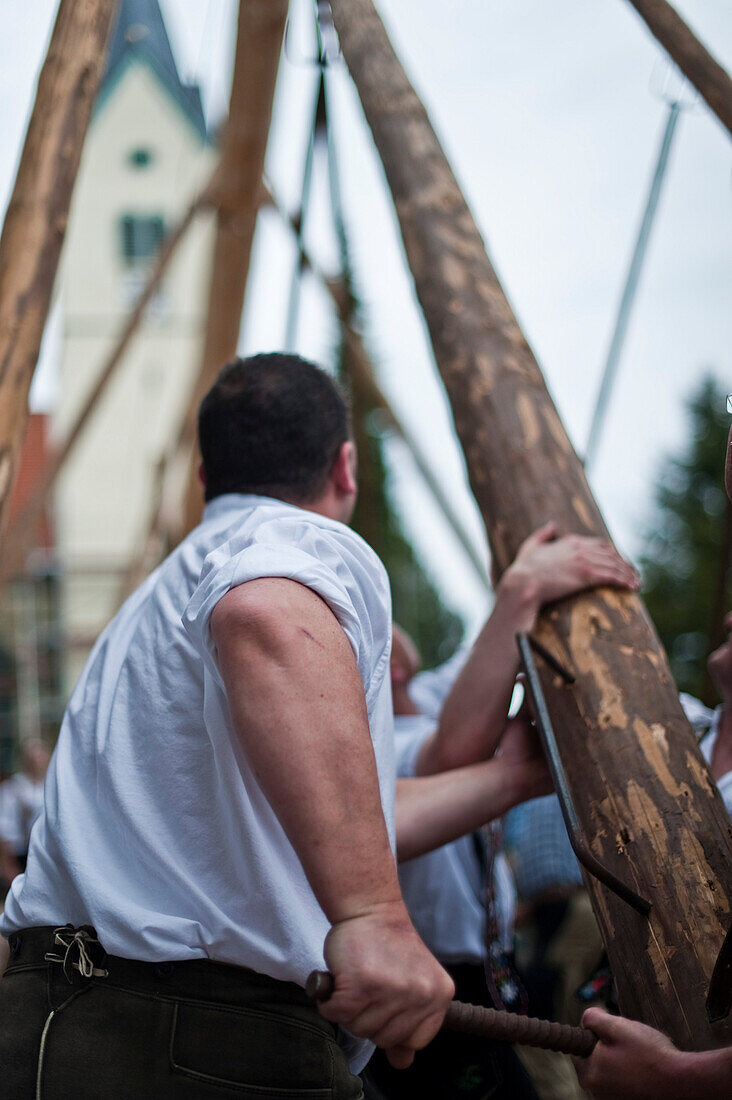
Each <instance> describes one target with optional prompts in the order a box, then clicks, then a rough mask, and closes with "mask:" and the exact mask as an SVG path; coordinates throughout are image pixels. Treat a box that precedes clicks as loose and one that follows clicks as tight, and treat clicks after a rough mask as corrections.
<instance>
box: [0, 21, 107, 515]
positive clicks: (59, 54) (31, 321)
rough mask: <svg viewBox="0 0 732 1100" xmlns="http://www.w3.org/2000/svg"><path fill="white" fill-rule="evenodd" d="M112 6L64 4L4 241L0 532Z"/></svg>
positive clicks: (0, 248)
mask: <svg viewBox="0 0 732 1100" xmlns="http://www.w3.org/2000/svg"><path fill="white" fill-rule="evenodd" d="M115 6H116V3H115V0H61V4H60V7H59V10H58V15H57V16H56V23H55V25H54V28H53V33H52V35H51V42H50V45H49V47H48V53H47V54H46V60H45V61H44V64H43V68H42V70H41V75H40V77H39V80H38V89H37V91H36V99H35V103H34V105H33V112H32V114H31V118H30V122H29V124H28V131H27V133H26V138H25V144H24V146H23V152H22V154H21V157H20V164H19V165H18V173H17V176H16V179H15V187H14V188H13V193H12V196H11V198H10V205H9V206H8V211H7V214H6V217H5V224H4V225H3V231H2V237H0V533H2V531H3V530H4V520H5V517H6V513H7V504H8V502H9V499H10V491H11V489H12V485H13V481H14V474H15V467H16V464H17V460H18V455H19V453H20V447H21V444H22V441H23V434H24V431H25V424H26V419H27V416H28V392H29V390H30V384H31V380H32V378H33V371H34V370H35V367H36V362H37V361H38V353H39V351H40V347H41V338H42V336H43V329H44V326H45V323H46V317H47V315H48V308H49V305H50V301H51V294H52V292H53V284H54V279H55V277H56V269H57V267H58V261H59V256H60V254H61V246H62V244H63V240H64V235H65V233H66V222H67V219H68V213H69V205H70V203H71V193H72V191H73V187H74V180H75V179H76V173H77V170H78V167H79V160H80V158H81V150H82V147H83V144H84V137H85V135H86V130H87V127H88V125H89V119H90V117H91V112H92V107H93V106H94V99H95V97H96V94H97V88H98V86H99V80H100V77H101V74H102V69H103V66H104V61H105V56H106V53H105V46H106V42H107V38H108V35H109V31H110V27H111V24H112V16H113V15H114V10H115Z"/></svg>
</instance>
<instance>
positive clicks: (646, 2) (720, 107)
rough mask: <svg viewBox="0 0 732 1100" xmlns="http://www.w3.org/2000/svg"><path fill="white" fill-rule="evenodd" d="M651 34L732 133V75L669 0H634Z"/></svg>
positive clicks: (634, 5)
mask: <svg viewBox="0 0 732 1100" xmlns="http://www.w3.org/2000/svg"><path fill="white" fill-rule="evenodd" d="M630 3H631V4H632V5H633V7H634V8H635V10H636V11H637V12H638V14H639V15H640V17H641V19H642V20H643V21H644V23H645V24H646V26H647V27H648V29H649V30H650V32H651V34H653V36H654V37H655V38H657V39H658V41H659V42H660V43H661V45H662V46H663V48H664V49H665V50H666V52H667V53H668V55H669V57H671V59H672V60H673V61H675V62H676V64H677V65H678V67H679V68H680V69H681V71H682V73H683V74H684V76H685V77H686V78H687V79H688V80H689V81H690V82H691V83H692V84H693V85H694V87H695V88H696V90H697V91H698V92H699V94H700V95H701V96H703V98H704V99H705V100H706V102H707V104H708V105H709V107H711V109H712V110H713V111H714V113H715V115H716V116H717V118H718V119H719V121H720V122H721V123H722V125H723V126H726V127H727V130H728V131H729V133H730V134H732V79H730V76H729V73H728V72H727V71H726V69H723V68H722V66H721V65H720V64H719V62H718V61H717V60H716V58H714V57H712V55H711V54H710V52H709V50H708V49H707V48H706V46H705V45H704V44H703V43H702V42H700V41H699V39H698V38H697V37H696V35H695V34H694V32H693V31H692V30H691V28H690V27H689V26H687V24H686V23H685V22H684V20H683V19H682V18H681V16H680V15H679V13H678V12H677V11H676V9H675V8H674V7H672V6H671V4H669V3H668V2H667V0H630Z"/></svg>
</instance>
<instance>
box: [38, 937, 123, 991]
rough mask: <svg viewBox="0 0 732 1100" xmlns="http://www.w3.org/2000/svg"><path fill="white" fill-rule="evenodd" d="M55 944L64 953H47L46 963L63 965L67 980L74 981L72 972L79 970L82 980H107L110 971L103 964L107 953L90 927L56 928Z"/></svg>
mask: <svg viewBox="0 0 732 1100" xmlns="http://www.w3.org/2000/svg"><path fill="white" fill-rule="evenodd" d="M53 937H54V939H53V942H54V944H55V945H56V946H58V947H61V948H63V949H64V950H63V952H61V951H59V952H58V953H54V952H53V951H48V952H46V955H45V959H46V962H53V963H61V966H62V967H63V971H64V974H65V975H66V980H67V981H68V982H71V981H72V980H73V973H72V971H74V970H78V971H79V973H80V974H81V976H82V978H106V977H107V973H108V971H106V970H104V969H103V967H102V963H103V962H104V960H105V958H106V957H107V953H106V951H105V950H104V948H103V947H102V945H101V943H100V942H99V940H98V939H97V935H96V932H95V931H94V929H93V928H91V927H90V926H89V925H83V926H82V927H81V928H74V926H73V925H72V924H66V925H64V927H63V928H54V930H53Z"/></svg>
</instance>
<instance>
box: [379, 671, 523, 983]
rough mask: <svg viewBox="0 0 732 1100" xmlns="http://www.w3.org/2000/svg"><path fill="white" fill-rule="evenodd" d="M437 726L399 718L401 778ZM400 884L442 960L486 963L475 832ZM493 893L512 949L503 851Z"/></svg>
mask: <svg viewBox="0 0 732 1100" xmlns="http://www.w3.org/2000/svg"><path fill="white" fill-rule="evenodd" d="M464 659H465V655H464V654H463V655H462V660H460V661H459V662H457V663H456V664H453V662H452V661H450V662H448V664H449V665H452V668H451V669H450V670H449V671H447V672H446V674H445V676H444V677H439V678H438V677H436V676H435V677H433V678H432V679H431V680H430V688H431V687H432V686H433V685H435V686H436V685H437V684H438V680H439V679H441V680H442V683H443V686H444V685H445V684H446V685H447V687H448V690H449V686H450V685H451V684H452V682H453V681H454V679H455V677H456V676H457V673H458V672H459V670H460V667H461V666H462V663H463V661H464ZM443 667H445V666H443ZM438 671H439V670H435V672H438ZM421 675H425V676H432V673H424V674H421ZM417 679H419V677H418V678H417ZM419 686H420V685H417V690H416V691H413V690H412V688H411V685H410V694H411V695H412V698H414V697H415V696H417V697H420V692H419ZM425 698H426V695H425ZM436 698H437V696H436V695H435V699H436ZM443 701H444V697H443ZM436 725H437V723H436V721H435V719H434V718H432V717H428V716H426V715H422V714H419V715H401V716H397V717H395V719H394V733H395V741H396V754H397V775H398V776H400V777H404V778H408V777H411V776H413V775H414V774H415V770H416V764H417V757H418V755H419V751H420V749H421V748H422V745H423V744H424V743H425V741H426V740H427V738H428V737H430V736H431V735H432V733H434V731H435V729H436ZM399 882H400V884H401V888H402V894H403V896H404V901H405V903H406V906H407V909H408V910H409V915H410V916H411V918H412V921H413V923H414V926H415V928H416V929H417V931H418V932H419V934H420V936H421V937H422V939H423V940H424V942H425V943H426V944H427V946H428V947H429V949H430V951H432V952H433V954H434V955H435V956H436V957H437V958H438V959H440V961H441V962H444V963H474V964H479V965H482V964H483V961H484V959H485V954H486V909H485V900H486V883H485V877H484V874H483V870H482V868H481V864H480V861H479V859H478V855H477V852H476V849H475V841H474V839H473V836H472V834H471V835H467V836H462V837H459V838H458V839H457V840H455V841H453V842H452V843H450V844H444V845H443V846H442V847H441V848H436V849H435V850H434V851H433V852H427V853H426V854H425V855H423V856H418V857H417V858H416V859H410V860H407V861H406V862H404V863H400V864H399ZM493 890H494V896H495V905H496V920H497V924H498V933H499V939H500V943H501V946H502V947H503V949H504V950H506V951H508V950H510V949H511V947H512V946H513V916H514V910H515V907H516V890H515V887H514V884H513V877H512V875H511V871H510V868H509V866H508V862H507V860H506V857H505V856H504V855H503V854H502V853H500V852H499V853H498V854H497V855H496V858H495V860H494V866H493Z"/></svg>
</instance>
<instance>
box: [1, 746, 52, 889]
mask: <svg viewBox="0 0 732 1100" xmlns="http://www.w3.org/2000/svg"><path fill="white" fill-rule="evenodd" d="M50 758H51V754H50V752H49V751H48V748H47V747H46V745H44V744H43V742H42V741H26V742H25V743H24V744H23V746H22V748H21V757H20V771H18V772H16V773H15V774H14V775H11V777H10V779H6V780H5V782H4V783H0V879H1V880H2V882H1V883H0V886H2V887H3V888H4V889H5V890H6V889H7V888H8V887H9V886H10V883H11V882H12V881H13V879H14V878H15V877H16V875H19V874H20V873H21V872H22V871H24V870H25V864H26V859H27V858H28V844H29V841H30V833H31V828H32V827H33V822H34V821H35V820H36V818H37V817H38V815H39V814H40V812H41V808H42V806H43V784H44V782H45V779H46V771H47V769H48V761H49V760H50Z"/></svg>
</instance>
